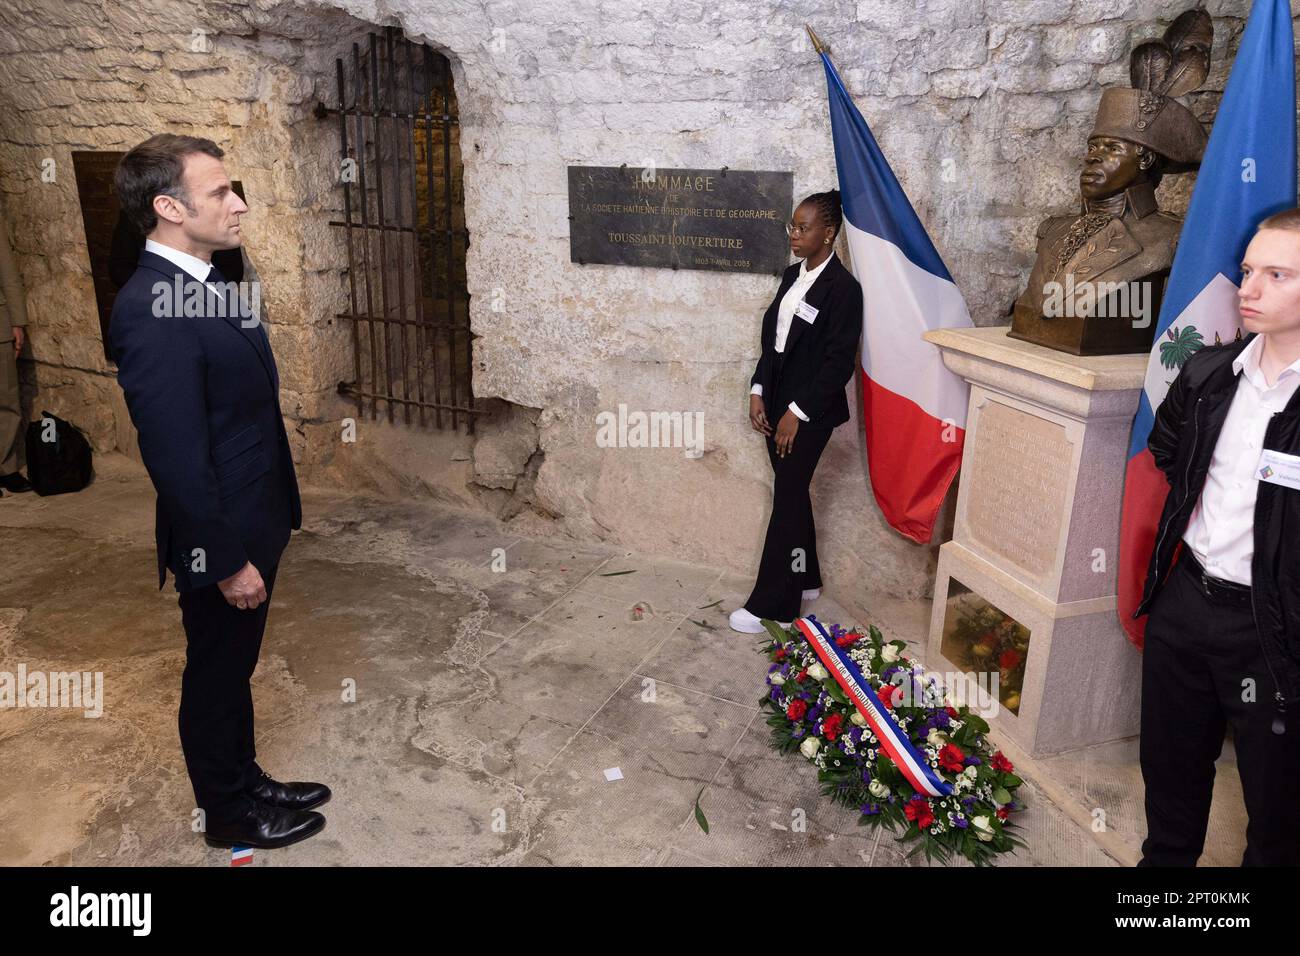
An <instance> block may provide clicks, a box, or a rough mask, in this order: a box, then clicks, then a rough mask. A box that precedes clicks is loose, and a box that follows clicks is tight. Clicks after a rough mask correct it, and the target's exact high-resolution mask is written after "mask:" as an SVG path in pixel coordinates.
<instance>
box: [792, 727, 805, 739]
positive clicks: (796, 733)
mask: <svg viewBox="0 0 1300 956" xmlns="http://www.w3.org/2000/svg"><path fill="white" fill-rule="evenodd" d="M803 735H804V726H803V724H799V725H798V726H796V727H795V728H794V729H793V730H791V731H790V736H791V737H802V736H803Z"/></svg>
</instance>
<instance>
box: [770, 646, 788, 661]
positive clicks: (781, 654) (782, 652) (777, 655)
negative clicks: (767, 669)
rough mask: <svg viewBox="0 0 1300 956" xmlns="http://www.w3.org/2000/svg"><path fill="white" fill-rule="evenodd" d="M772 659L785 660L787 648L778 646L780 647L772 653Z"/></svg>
mask: <svg viewBox="0 0 1300 956" xmlns="http://www.w3.org/2000/svg"><path fill="white" fill-rule="evenodd" d="M772 660H775V661H783V660H785V648H784V647H778V648H777V649H776V653H775V654H773V655H772Z"/></svg>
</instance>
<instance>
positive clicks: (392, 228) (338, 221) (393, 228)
mask: <svg viewBox="0 0 1300 956" xmlns="http://www.w3.org/2000/svg"><path fill="white" fill-rule="evenodd" d="M325 225H327V226H346V225H347V223H346V222H344V221H343V220H341V219H331V220H330V221H329V222H327V223H326V224H325ZM352 228H353V229H358V230H359V229H360V228H361V226H360V225H358V224H357V223H355V222H354V223H352ZM369 228H370V229H371V230H374V231H376V232H377V231H379V229H380V228H381V227H380V226H378V225H376V224H375V223H371V224H370V227H369ZM382 228H383V230H384V231H385V232H416V233H418V232H419V231H420V230H419V229H418V228H412V227H411V226H394V225H391V224H390V225H387V226H383V227H382ZM456 234H457V235H459V236H460V237H461V238H464V237H465V236H467V235H468V234H469V230H467V229H457V230H456ZM437 242H438V245H440V246H441V245H442V243H443V240H442V239H438V240H437Z"/></svg>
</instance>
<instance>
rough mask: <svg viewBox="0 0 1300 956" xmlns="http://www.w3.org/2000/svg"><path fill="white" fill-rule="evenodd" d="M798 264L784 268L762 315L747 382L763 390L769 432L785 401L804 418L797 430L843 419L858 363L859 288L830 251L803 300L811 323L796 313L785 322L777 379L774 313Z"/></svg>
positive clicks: (830, 424)
mask: <svg viewBox="0 0 1300 956" xmlns="http://www.w3.org/2000/svg"><path fill="white" fill-rule="evenodd" d="M799 265H800V264H799V263H797V262H796V263H795V264H794V265H792V266H790V268H788V269H786V270H785V274H784V275H782V276H781V287H780V288H779V289H777V290H776V296H775V297H774V298H773V299H772V304H771V305H769V306H768V307H767V312H765V313H764V314H763V351H762V354H761V355H759V357H758V365H757V367H755V369H754V376H753V378H751V379H750V380H749V384H750V385H751V386H754V385H762V386H763V404H764V407H765V408H766V409H767V420H768V421H769V422H771V423H772V427H773V428H775V427H776V423H777V422H778V421H780V420H781V416H782V415H784V414H785V412H786V409H787V408H788V407H789V405H790V403H791V402H794V403H795V404H796V405H798V406H799V410H800V411H801V412H803V413H804V414H805V415H807V416H808V421H806V422H800V424H799V427H800V428H834V427H835V426H836V425H843V424H844V423H845V422H847V421H848V420H849V403H848V400H847V399H846V398H845V397H844V386H845V385H847V384H848V382H849V380H850V379H851V378H853V370H854V368H856V367H857V364H858V342H859V340H860V339H861V338H862V287H861V286H860V285H858V280H857V279H855V278H853V273H851V272H849V270H848V269H846V268H844V264H843V263H842V262H840V258H839V256H837V255H835V253H831V258H830V261H829V262H827V263H826V268H825V269H823V270H822V273H821V275H819V276H818V277H817V279H816V281H815V282H813V284H812V285H811V286H810V287H809V289H808V291H807V292H806V293H804V297H803V301H804V302H806V303H808V305H810V306H812V307H813V308H814V309H816V310H817V315H816V317H814V319H813V320H812V322H809V321H808V320H807V319H804V318H802V317H801V316H799V315H796V316H795V317H794V318H793V319H792V320H791V321H790V333H789V334H788V335H787V336H786V339H785V352H784V353H783V355H782V361H781V368H780V373H779V375H777V374H776V373H777V369H776V365H777V362H776V360H777V353H776V313H777V310H778V309H779V308H780V306H781V299H782V298H784V297H785V294H786V291H787V290H788V289H789V288H790V286H791V285H793V284H794V280H795V279H797V278H798V277H799ZM774 378H776V379H777V380H776V381H773V379H774Z"/></svg>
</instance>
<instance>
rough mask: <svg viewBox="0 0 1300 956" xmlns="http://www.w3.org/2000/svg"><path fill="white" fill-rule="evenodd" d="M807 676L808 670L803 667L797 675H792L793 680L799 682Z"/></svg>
mask: <svg viewBox="0 0 1300 956" xmlns="http://www.w3.org/2000/svg"><path fill="white" fill-rule="evenodd" d="M807 676H808V668H806V667H805V668H804V669H803V670H801V671H800V672H799V673H797V674H795V675H794V679H795V680H796V681H800V682H801V681H802V680H803V679H804V678H805V677H807Z"/></svg>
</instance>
